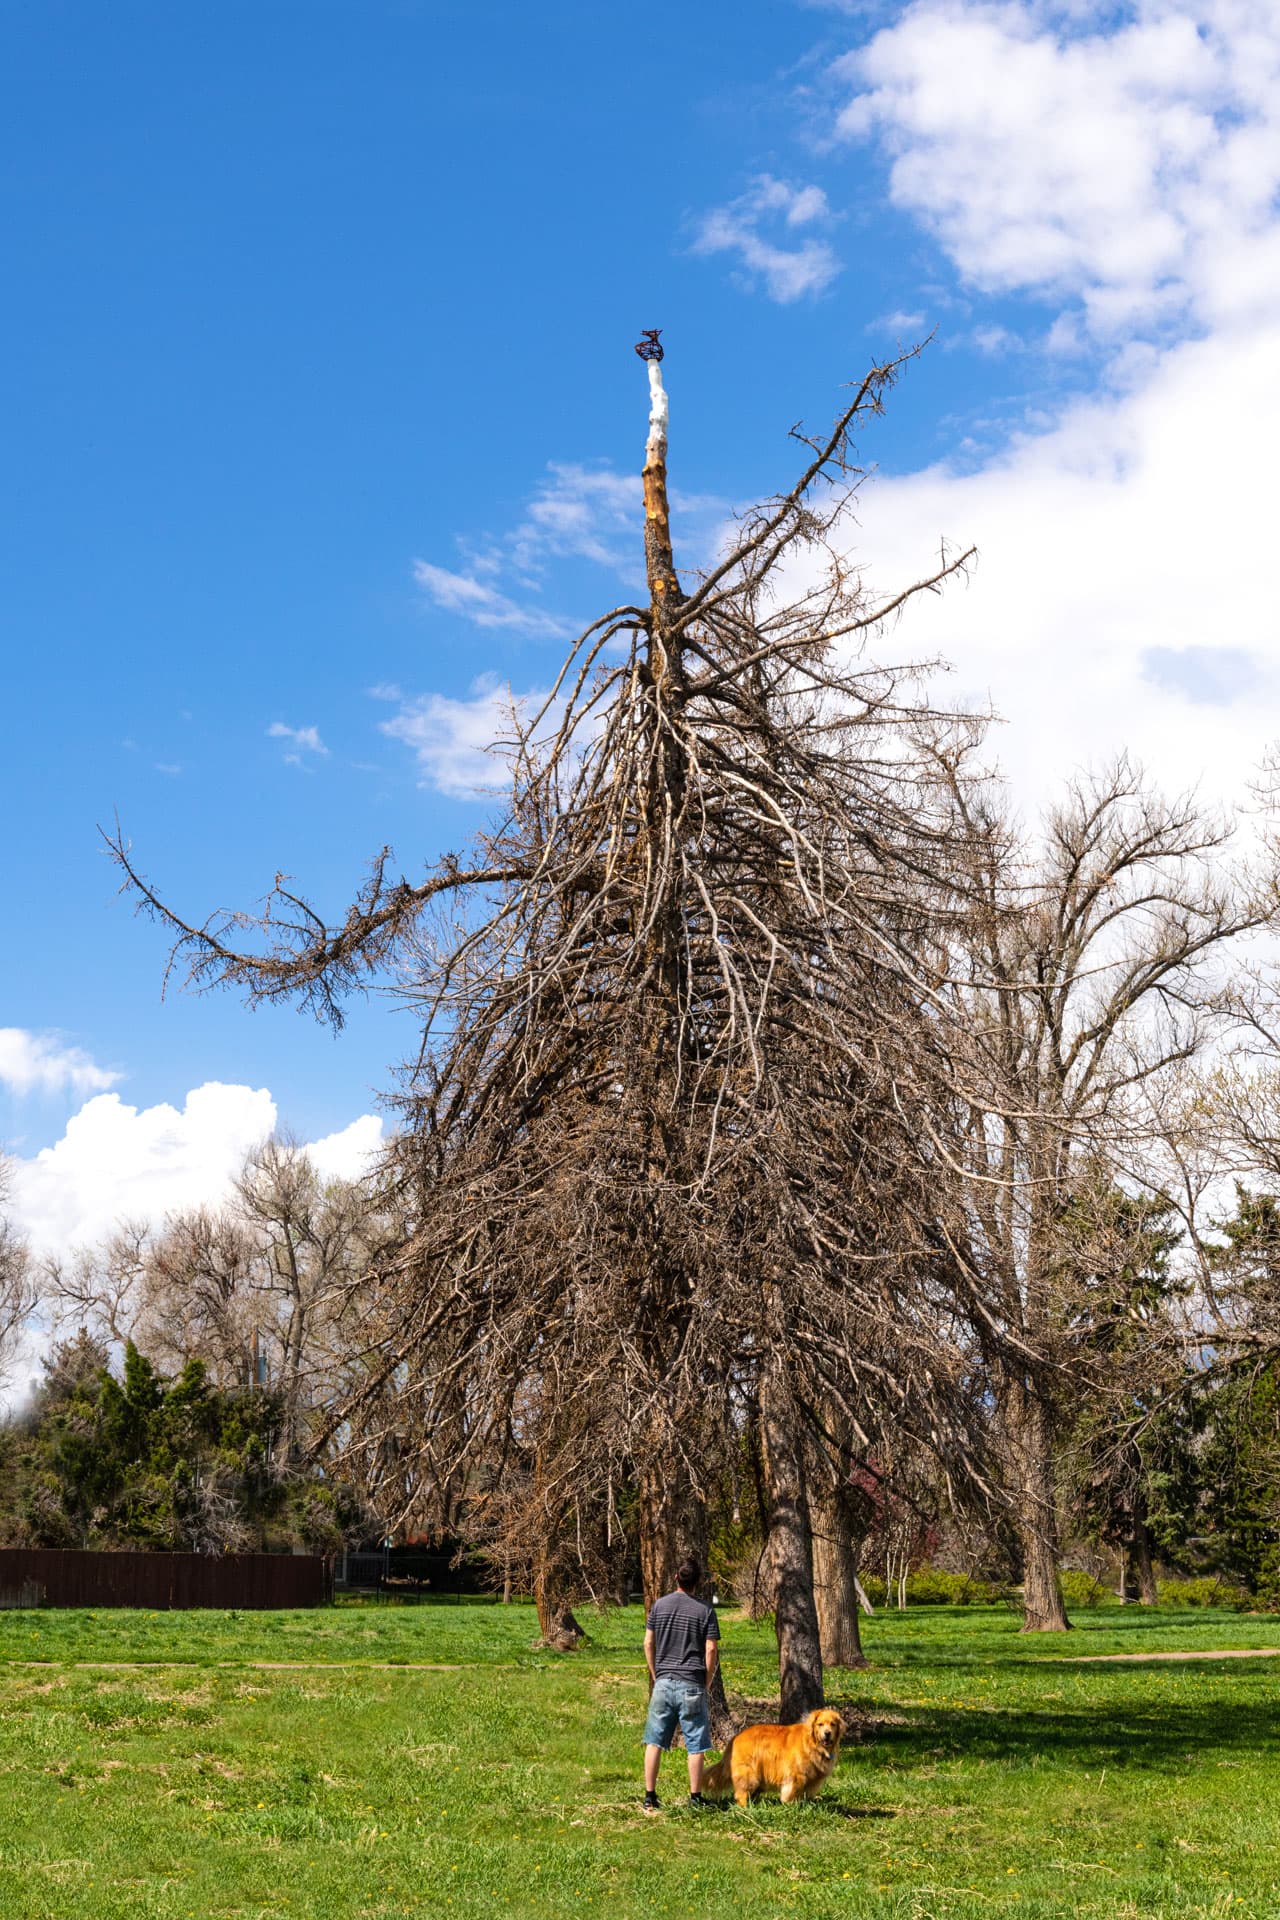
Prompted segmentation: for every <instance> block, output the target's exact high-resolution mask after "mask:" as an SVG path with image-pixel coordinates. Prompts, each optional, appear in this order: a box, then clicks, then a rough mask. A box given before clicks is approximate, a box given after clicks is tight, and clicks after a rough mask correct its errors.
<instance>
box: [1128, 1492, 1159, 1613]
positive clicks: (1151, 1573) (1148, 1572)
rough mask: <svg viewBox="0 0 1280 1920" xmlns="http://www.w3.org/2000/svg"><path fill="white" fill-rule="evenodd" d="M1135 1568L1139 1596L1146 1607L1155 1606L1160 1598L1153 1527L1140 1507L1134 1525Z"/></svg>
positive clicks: (1133, 1552) (1133, 1548)
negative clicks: (1152, 1541)
mask: <svg viewBox="0 0 1280 1920" xmlns="http://www.w3.org/2000/svg"><path fill="white" fill-rule="evenodd" d="M1131 1552H1132V1554H1133V1570H1134V1572H1135V1573H1136V1574H1137V1576H1138V1598H1139V1600H1140V1601H1141V1602H1142V1604H1143V1606H1144V1607H1154V1606H1155V1605H1156V1603H1157V1601H1158V1600H1159V1598H1160V1594H1159V1591H1158V1590H1157V1587H1156V1570H1155V1566H1154V1564H1153V1561H1152V1557H1151V1529H1150V1527H1149V1526H1148V1525H1147V1520H1146V1515H1145V1513H1144V1512H1143V1511H1142V1510H1141V1509H1139V1511H1138V1513H1137V1514H1136V1515H1135V1517H1134V1526H1133V1545H1132V1547H1131Z"/></svg>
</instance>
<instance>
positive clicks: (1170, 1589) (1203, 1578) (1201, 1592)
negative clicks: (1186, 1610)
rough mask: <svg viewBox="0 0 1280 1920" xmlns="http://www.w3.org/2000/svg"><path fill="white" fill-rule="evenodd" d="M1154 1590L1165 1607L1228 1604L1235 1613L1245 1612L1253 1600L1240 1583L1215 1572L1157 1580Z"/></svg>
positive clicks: (1226, 1605) (1223, 1605) (1218, 1605)
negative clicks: (1180, 1578) (1239, 1585)
mask: <svg viewBox="0 0 1280 1920" xmlns="http://www.w3.org/2000/svg"><path fill="white" fill-rule="evenodd" d="M1156 1591H1157V1592H1158V1593H1159V1595H1160V1601H1161V1604H1162V1605H1163V1606H1166V1607H1230V1608H1231V1609H1232V1611H1233V1612H1235V1613H1247V1612H1248V1610H1249V1608H1250V1607H1251V1606H1252V1604H1253V1600H1252V1597H1251V1595H1250V1594H1248V1593H1246V1591H1245V1589H1244V1588H1243V1587H1238V1586H1236V1585H1235V1584H1234V1583H1233V1582H1232V1581H1230V1580H1224V1579H1222V1578H1221V1576H1220V1575H1218V1574H1214V1573H1201V1574H1197V1575H1196V1576H1195V1577H1194V1578H1192V1579H1188V1580H1157V1582H1156Z"/></svg>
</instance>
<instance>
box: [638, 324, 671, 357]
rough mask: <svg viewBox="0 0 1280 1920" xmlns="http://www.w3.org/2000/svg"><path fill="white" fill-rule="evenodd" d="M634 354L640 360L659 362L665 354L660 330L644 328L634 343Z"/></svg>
mask: <svg viewBox="0 0 1280 1920" xmlns="http://www.w3.org/2000/svg"><path fill="white" fill-rule="evenodd" d="M636 352H637V353H638V354H639V355H640V358H641V359H642V360H661V358H662V356H663V353H664V352H665V348H664V347H663V345H662V328H661V327H645V328H644V329H643V330H642V332H641V335H640V338H639V339H638V340H637V341H636Z"/></svg>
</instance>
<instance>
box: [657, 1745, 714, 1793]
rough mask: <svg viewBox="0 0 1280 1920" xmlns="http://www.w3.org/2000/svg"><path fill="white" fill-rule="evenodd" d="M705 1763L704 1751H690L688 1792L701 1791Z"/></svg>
mask: <svg viewBox="0 0 1280 1920" xmlns="http://www.w3.org/2000/svg"><path fill="white" fill-rule="evenodd" d="M706 1764H707V1756H706V1754H705V1753H691V1754H690V1755H689V1791H690V1793H701V1792H702V1775H703V1770H704V1768H705V1767H706ZM655 1772H656V1769H655Z"/></svg>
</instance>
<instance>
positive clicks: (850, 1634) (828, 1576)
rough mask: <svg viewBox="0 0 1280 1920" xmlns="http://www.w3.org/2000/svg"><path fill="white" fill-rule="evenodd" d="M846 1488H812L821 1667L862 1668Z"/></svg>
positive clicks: (826, 1485) (855, 1560)
mask: <svg viewBox="0 0 1280 1920" xmlns="http://www.w3.org/2000/svg"><path fill="white" fill-rule="evenodd" d="M844 1495H845V1488H844V1487H843V1486H842V1485H841V1484H840V1483H839V1482H838V1481H832V1482H822V1481H818V1480H816V1479H815V1481H814V1482H813V1483H812V1484H811V1486H810V1492H809V1511H810V1515H811V1519H812V1524H813V1598H814V1604H815V1606H816V1607H817V1610H818V1631H819V1636H820V1641H821V1648H822V1664H823V1666H824V1667H865V1666H866V1665H867V1658H866V1655H865V1654H864V1653H863V1651H862V1640H861V1637H860V1635H859V1632H858V1550H857V1542H856V1540H855V1537H854V1530H853V1516H852V1515H851V1514H850V1512H849V1505H850V1503H849V1501H848V1500H847V1499H846V1498H845V1497H844Z"/></svg>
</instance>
